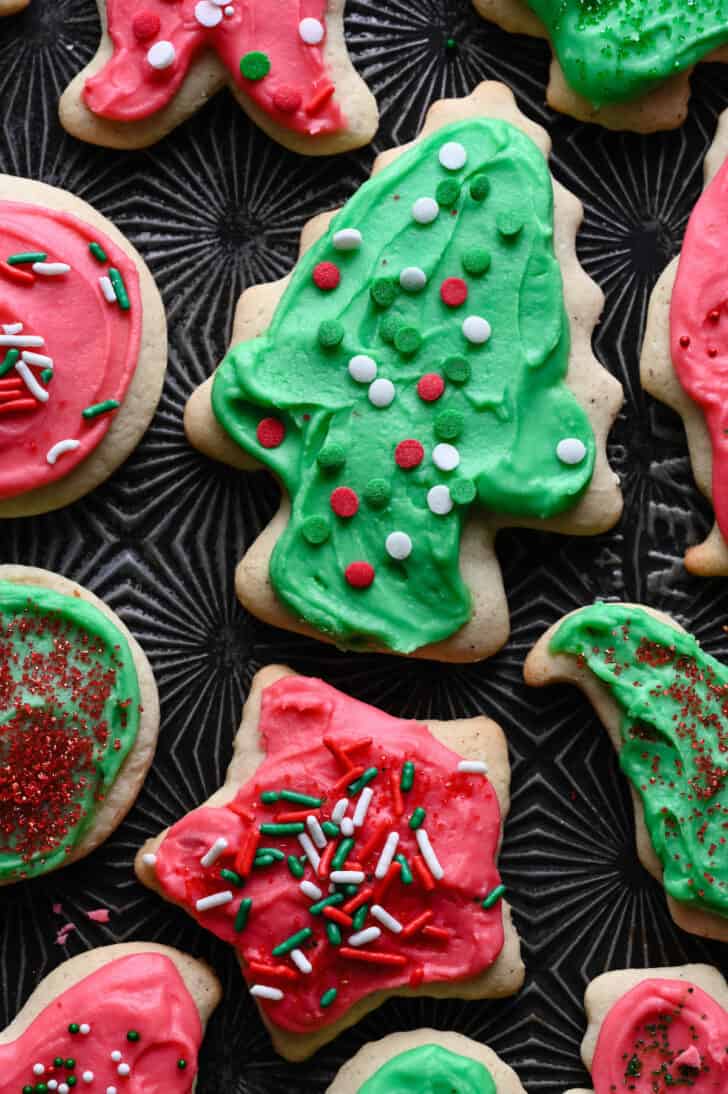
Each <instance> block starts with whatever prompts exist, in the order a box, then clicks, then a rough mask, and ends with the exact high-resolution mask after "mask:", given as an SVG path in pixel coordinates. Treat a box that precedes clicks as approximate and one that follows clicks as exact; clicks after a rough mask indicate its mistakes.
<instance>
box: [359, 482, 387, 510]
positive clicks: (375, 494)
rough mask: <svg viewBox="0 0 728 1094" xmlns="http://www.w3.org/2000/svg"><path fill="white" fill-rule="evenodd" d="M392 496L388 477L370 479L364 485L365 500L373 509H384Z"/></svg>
mask: <svg viewBox="0 0 728 1094" xmlns="http://www.w3.org/2000/svg"><path fill="white" fill-rule="evenodd" d="M390 497H391V488H390V485H389V483H388V482H387V480H386V479H370V480H369V482H368V483H367V484H366V486H365V487H364V501H365V502H366V503H367V505H368V506H370V508H372V509H384V507H385V506H386V505H388V504H389V499H390Z"/></svg>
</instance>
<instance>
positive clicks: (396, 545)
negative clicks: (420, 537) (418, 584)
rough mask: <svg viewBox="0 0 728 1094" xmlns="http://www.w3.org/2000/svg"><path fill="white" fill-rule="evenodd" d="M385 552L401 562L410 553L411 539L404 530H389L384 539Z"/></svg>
mask: <svg viewBox="0 0 728 1094" xmlns="http://www.w3.org/2000/svg"><path fill="white" fill-rule="evenodd" d="M384 546H385V547H386V548H387V554H388V555H389V556H390V558H396V559H397V561H398V562H402V561H403V560H404V559H405V558H409V556H410V555H411V554H412V540H411V539H410V537H409V536H408V535H407V533H406V532H390V533H389V535H388V536H387V538H386V539H385V541H384Z"/></svg>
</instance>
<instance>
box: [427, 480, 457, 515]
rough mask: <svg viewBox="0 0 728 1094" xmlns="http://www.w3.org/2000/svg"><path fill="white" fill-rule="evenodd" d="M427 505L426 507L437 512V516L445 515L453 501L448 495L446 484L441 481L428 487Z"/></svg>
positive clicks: (448, 490)
mask: <svg viewBox="0 0 728 1094" xmlns="http://www.w3.org/2000/svg"><path fill="white" fill-rule="evenodd" d="M427 505H428V508H429V509H430V510H431V511H432V512H433V513H437V515H438V516H439V517H444V516H446V515H447V514H448V513H449V512H450V510H451V509H452V506H453V501H452V498H451V497H450V488H449V487H448V486H443V485H442V483H440V484H438V485H437V486H432V487H430V489H429V490H428V491H427Z"/></svg>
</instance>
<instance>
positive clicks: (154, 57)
mask: <svg viewBox="0 0 728 1094" xmlns="http://www.w3.org/2000/svg"><path fill="white" fill-rule="evenodd" d="M176 57H177V54H176V52H175V48H174V46H173V45H172V43H171V42H166V41H162V42H155V43H154V45H153V46H152V47H151V48H150V49H149V50H147V60H148V61H149V64H150V65H151V66H152V68H156V69H163V68H169V66H170V65H173V64H174V62H175V59H176Z"/></svg>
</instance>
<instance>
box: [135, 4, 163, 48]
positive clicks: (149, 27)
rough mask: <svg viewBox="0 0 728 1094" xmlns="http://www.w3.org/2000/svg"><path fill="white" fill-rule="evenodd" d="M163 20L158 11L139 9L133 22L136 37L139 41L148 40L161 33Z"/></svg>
mask: <svg viewBox="0 0 728 1094" xmlns="http://www.w3.org/2000/svg"><path fill="white" fill-rule="evenodd" d="M160 26H161V21H160V18H159V16H158V15H157V14H156V12H153V11H138V12H137V13H136V15H135V16H134V18H133V19H132V22H131V29H132V30H133V32H134V37H135V38H136V39H137V41H139V42H148V41H149V40H150V39H151V38H155V37H156V35H157V34H159V28H160Z"/></svg>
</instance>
